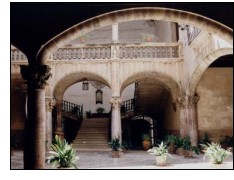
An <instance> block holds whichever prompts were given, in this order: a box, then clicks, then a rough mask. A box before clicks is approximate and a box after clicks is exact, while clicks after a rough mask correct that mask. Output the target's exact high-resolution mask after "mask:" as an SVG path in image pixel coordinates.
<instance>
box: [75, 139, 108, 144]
mask: <svg viewBox="0 0 234 180" xmlns="http://www.w3.org/2000/svg"><path fill="white" fill-rule="evenodd" d="M79 143H80V144H108V141H107V140H87V139H86V140H81V139H78V140H75V141H73V143H72V144H79Z"/></svg>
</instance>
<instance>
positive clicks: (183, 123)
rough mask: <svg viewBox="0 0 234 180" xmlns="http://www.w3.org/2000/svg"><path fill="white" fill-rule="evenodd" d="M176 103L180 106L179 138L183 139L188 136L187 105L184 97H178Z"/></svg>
mask: <svg viewBox="0 0 234 180" xmlns="http://www.w3.org/2000/svg"><path fill="white" fill-rule="evenodd" d="M177 102H178V104H179V106H180V136H181V137H185V136H187V135H188V131H187V112H186V111H187V110H186V109H187V103H186V98H185V97H179V98H178V99H177Z"/></svg>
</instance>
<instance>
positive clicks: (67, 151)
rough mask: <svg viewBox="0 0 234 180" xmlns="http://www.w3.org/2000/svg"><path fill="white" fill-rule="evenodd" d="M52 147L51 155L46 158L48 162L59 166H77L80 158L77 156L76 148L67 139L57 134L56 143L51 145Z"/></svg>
mask: <svg viewBox="0 0 234 180" xmlns="http://www.w3.org/2000/svg"><path fill="white" fill-rule="evenodd" d="M51 149H52V151H50V152H49V153H50V154H51V156H49V157H48V158H47V159H46V162H47V163H51V164H52V165H53V166H57V167H58V168H67V167H74V168H77V166H76V160H77V159H78V156H76V153H75V150H74V149H73V148H72V146H71V145H69V144H68V143H67V141H66V140H65V139H63V140H62V139H61V138H60V137H58V136H57V135H56V136H55V139H54V143H53V144H52V145H51Z"/></svg>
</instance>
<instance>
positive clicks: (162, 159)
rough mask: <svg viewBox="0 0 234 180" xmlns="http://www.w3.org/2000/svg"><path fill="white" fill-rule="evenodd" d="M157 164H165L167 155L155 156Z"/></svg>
mask: <svg viewBox="0 0 234 180" xmlns="http://www.w3.org/2000/svg"><path fill="white" fill-rule="evenodd" d="M155 158H156V165H157V166H166V165H167V156H155Z"/></svg>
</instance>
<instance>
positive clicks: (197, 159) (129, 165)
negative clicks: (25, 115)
mask: <svg viewBox="0 0 234 180" xmlns="http://www.w3.org/2000/svg"><path fill="white" fill-rule="evenodd" d="M77 155H78V156H79V160H78V161H77V165H78V169H233V155H232V156H230V157H229V158H228V159H227V160H225V161H224V163H223V164H221V165H214V164H211V163H210V162H209V160H208V159H205V160H204V156H203V154H200V155H194V157H193V158H184V157H183V156H179V155H176V154H173V155H172V156H171V157H168V165H167V166H156V165H155V157H154V156H153V155H150V154H148V153H147V152H146V151H127V152H125V153H123V154H122V156H121V158H111V157H110V153H109V152H80V153H77ZM11 169H23V152H22V151H16V152H14V155H13V156H11ZM46 169H55V167H51V165H49V164H46Z"/></svg>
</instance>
